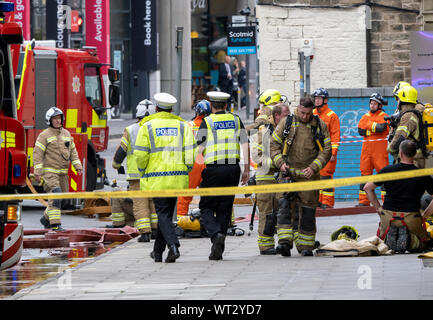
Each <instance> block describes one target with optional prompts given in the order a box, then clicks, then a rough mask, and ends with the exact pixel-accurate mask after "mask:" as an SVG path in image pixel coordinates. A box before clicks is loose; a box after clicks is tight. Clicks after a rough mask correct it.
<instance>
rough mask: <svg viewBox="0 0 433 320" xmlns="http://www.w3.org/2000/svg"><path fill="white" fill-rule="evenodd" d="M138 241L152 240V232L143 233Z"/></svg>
mask: <svg viewBox="0 0 433 320" xmlns="http://www.w3.org/2000/svg"><path fill="white" fill-rule="evenodd" d="M138 242H150V232H148V233H143V234H142V235H141V236H140V237H139V238H138Z"/></svg>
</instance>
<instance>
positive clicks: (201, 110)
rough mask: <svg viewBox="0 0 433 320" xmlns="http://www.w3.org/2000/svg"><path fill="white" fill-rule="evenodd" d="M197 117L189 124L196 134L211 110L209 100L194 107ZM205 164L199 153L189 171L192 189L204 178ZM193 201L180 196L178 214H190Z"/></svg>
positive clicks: (201, 101)
mask: <svg viewBox="0 0 433 320" xmlns="http://www.w3.org/2000/svg"><path fill="white" fill-rule="evenodd" d="M194 111H195V117H194V119H193V120H192V121H191V122H189V123H188V124H189V125H190V126H191V127H192V130H193V133H194V136H196V135H197V132H198V128H200V125H201V123H202V121H203V118H204V117H207V116H208V115H209V114H210V112H211V109H210V103H209V101H207V100H205V99H204V100H200V101H199V102H198V103H197V104H196V105H195V107H194ZM205 167H206V166H205V164H204V163H203V158H202V157H201V156H200V155H199V156H198V157H197V159H196V161H195V163H194V166H193V167H192V170H191V172H190V173H189V186H188V188H190V189H195V188H197V187H198V186H199V185H200V182H201V180H202V178H201V173H202V171H203V169H204V168H205ZM191 201H192V197H179V198H178V200H177V216H178V217H182V216H186V215H187V214H188V209H189V204H190V203H191Z"/></svg>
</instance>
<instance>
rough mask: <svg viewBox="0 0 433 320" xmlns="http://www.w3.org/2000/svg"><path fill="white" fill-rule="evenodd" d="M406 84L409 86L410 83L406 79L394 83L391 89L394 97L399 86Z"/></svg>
mask: <svg viewBox="0 0 433 320" xmlns="http://www.w3.org/2000/svg"><path fill="white" fill-rule="evenodd" d="M406 86H410V83H409V82H406V81H399V82H398V83H397V84H396V85H395V87H394V90H392V94H393V95H394V97H395V98H396V99H397V92H398V90H400V89H401V88H403V87H406Z"/></svg>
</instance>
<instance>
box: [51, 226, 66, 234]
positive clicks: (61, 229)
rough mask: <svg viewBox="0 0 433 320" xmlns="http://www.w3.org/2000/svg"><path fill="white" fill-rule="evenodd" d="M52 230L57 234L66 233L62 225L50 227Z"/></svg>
mask: <svg viewBox="0 0 433 320" xmlns="http://www.w3.org/2000/svg"><path fill="white" fill-rule="evenodd" d="M50 229H51V230H53V231H56V232H60V231H65V229H63V228H62V225H61V224H52V225H50Z"/></svg>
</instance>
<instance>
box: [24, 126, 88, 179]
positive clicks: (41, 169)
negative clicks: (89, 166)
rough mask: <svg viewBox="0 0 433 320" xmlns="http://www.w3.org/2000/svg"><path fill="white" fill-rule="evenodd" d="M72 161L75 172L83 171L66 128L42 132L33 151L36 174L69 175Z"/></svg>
mask: <svg viewBox="0 0 433 320" xmlns="http://www.w3.org/2000/svg"><path fill="white" fill-rule="evenodd" d="M70 161H71V162H72V165H73V166H74V168H75V170H83V167H82V165H81V161H80V159H79V157H78V153H77V149H76V148H75V144H74V138H73V137H72V136H71V134H70V132H69V131H68V130H66V129H64V128H60V129H55V128H52V127H49V128H47V129H45V130H44V131H42V132H41V134H40V135H39V136H38V138H37V139H36V143H35V149H34V151H33V168H34V174H35V175H43V174H44V173H55V174H61V175H67V174H68V169H69V162H70Z"/></svg>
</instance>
